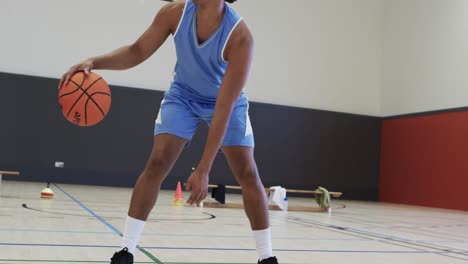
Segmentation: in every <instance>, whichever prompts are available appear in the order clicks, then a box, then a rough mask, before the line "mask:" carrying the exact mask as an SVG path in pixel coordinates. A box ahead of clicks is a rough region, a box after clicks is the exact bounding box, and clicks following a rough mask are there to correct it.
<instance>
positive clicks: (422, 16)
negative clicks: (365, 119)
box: [379, 0, 468, 210]
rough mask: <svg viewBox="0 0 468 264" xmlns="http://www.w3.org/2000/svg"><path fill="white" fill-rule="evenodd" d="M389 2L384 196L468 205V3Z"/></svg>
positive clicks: (451, 205) (454, 0) (409, 201)
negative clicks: (467, 160)
mask: <svg viewBox="0 0 468 264" xmlns="http://www.w3.org/2000/svg"><path fill="white" fill-rule="evenodd" d="M385 3H386V21H385V31H384V32H385V34H384V35H385V41H384V43H385V45H384V46H385V48H384V64H383V72H384V77H383V80H384V82H383V83H384V85H383V90H382V100H381V101H382V114H383V115H384V116H386V117H387V118H386V119H385V120H384V121H383V125H382V146H381V149H382V152H381V168H380V188H379V191H380V200H381V201H385V202H397V203H405V204H413V205H423V206H432V207H440V208H448V209H458V210H468V203H467V202H466V201H467V200H468V195H467V193H466V191H465V190H464V188H465V187H466V186H468V180H467V179H468V178H467V177H466V175H468V166H467V165H466V164H467V163H466V157H467V156H468V155H467V154H468V153H467V150H468V142H467V140H468V139H467V135H468V133H467V132H468V127H467V124H468V112H467V106H468V89H467V87H468V74H467V69H468V60H467V58H468V49H467V47H468V34H467V33H468V27H467V26H466V25H467V24H468V16H466V14H467V11H468V2H467V1H464V0H450V1H446V0H412V1H406V0H391V1H386V2H385Z"/></svg>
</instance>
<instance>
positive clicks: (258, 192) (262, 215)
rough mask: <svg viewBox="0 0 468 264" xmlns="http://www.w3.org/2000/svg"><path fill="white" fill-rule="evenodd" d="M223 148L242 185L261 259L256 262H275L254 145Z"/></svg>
mask: <svg viewBox="0 0 468 264" xmlns="http://www.w3.org/2000/svg"><path fill="white" fill-rule="evenodd" d="M222 151H223V153H224V154H225V156H226V159H227V161H228V163H229V166H230V167H231V169H232V172H233V174H234V175H235V177H236V179H237V181H238V182H239V185H240V186H241V187H242V198H243V202H244V208H245V212H246V214H247V217H248V218H249V221H250V226H251V228H252V231H253V234H254V237H255V242H256V247H257V253H258V257H259V259H260V260H263V262H259V263H265V264H266V263H272V264H276V263H277V260H276V258H274V257H273V253H272V245H271V230H270V223H269V215H268V200H267V197H266V193H265V188H264V187H263V184H262V182H261V180H260V177H259V174H258V170H257V165H256V163H255V159H254V155H253V148H252V147H242V146H230V147H227V146H225V147H222Z"/></svg>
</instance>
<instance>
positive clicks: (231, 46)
mask: <svg viewBox="0 0 468 264" xmlns="http://www.w3.org/2000/svg"><path fill="white" fill-rule="evenodd" d="M241 47H243V48H248V49H251V50H252V51H253V47H254V37H253V35H252V32H251V31H250V29H249V27H248V26H247V23H245V22H244V20H241V21H240V22H239V24H238V25H237V26H236V28H235V29H234V31H233V32H232V34H231V37H230V38H229V41H228V43H227V45H226V49H225V51H224V58H225V59H226V61H229V54H233V51H235V50H237V49H239V48H241Z"/></svg>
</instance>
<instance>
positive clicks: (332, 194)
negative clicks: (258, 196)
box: [203, 184, 343, 212]
mask: <svg viewBox="0 0 468 264" xmlns="http://www.w3.org/2000/svg"><path fill="white" fill-rule="evenodd" d="M218 187H219V186H218V185H217V184H209V185H208V188H212V189H214V188H218ZM225 188H226V189H229V190H242V188H241V187H240V186H231V185H226V186H225ZM274 191H275V189H273V188H265V192H266V194H267V197H269V196H270V194H271V192H274ZM286 193H297V194H314V195H323V193H322V192H320V191H310V190H294V189H286ZM329 194H330V200H331V197H333V198H338V197H340V196H341V195H342V194H343V193H341V192H329ZM203 206H204V207H212V208H236V209H242V208H244V205H243V204H241V203H224V204H221V203H219V202H203ZM268 206H269V208H270V210H281V209H280V208H279V206H277V205H273V204H269V205H268ZM288 211H299V212H327V211H328V208H322V207H320V206H297V205H288Z"/></svg>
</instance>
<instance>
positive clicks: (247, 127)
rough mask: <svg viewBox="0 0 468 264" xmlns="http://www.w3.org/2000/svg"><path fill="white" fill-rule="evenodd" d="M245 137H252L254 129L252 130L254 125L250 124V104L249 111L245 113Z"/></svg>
mask: <svg viewBox="0 0 468 264" xmlns="http://www.w3.org/2000/svg"><path fill="white" fill-rule="evenodd" d="M245 118H246V119H245V135H244V137H246V136H250V135H252V134H253V129H252V124H251V123H250V117H249V103H247V111H245Z"/></svg>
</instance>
